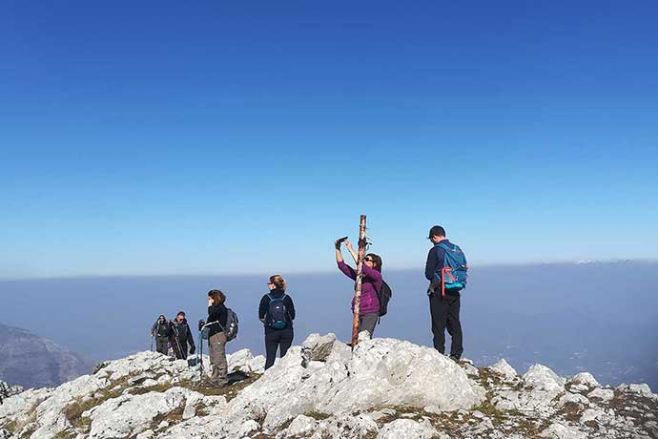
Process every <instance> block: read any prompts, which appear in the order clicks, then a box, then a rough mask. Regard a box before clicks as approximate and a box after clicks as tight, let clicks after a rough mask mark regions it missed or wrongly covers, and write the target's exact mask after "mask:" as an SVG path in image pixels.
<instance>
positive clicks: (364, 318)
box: [359, 312, 379, 338]
mask: <svg viewBox="0 0 658 439" xmlns="http://www.w3.org/2000/svg"><path fill="white" fill-rule="evenodd" d="M378 321H379V313H376V312H373V313H370V314H362V315H360V316H359V332H361V331H368V332H369V333H370V338H372V336H373V334H374V333H375V326H377V322H378Z"/></svg>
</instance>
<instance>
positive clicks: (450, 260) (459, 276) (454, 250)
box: [434, 242, 468, 296]
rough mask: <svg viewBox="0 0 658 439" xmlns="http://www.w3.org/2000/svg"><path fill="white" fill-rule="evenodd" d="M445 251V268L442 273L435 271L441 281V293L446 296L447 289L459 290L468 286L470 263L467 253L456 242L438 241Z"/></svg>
mask: <svg viewBox="0 0 658 439" xmlns="http://www.w3.org/2000/svg"><path fill="white" fill-rule="evenodd" d="M437 245H438V246H439V247H441V248H442V249H443V250H444V251H445V257H444V259H443V269H442V270H441V273H435V274H434V276H435V277H437V280H440V281H441V295H442V296H445V291H446V290H452V291H459V290H462V289H464V288H466V282H467V280H468V264H467V263H466V255H464V252H463V251H462V249H461V248H459V246H458V245H456V244H451V245H452V247H451V246H450V245H449V244H446V243H442V242H440V243H438V244H437Z"/></svg>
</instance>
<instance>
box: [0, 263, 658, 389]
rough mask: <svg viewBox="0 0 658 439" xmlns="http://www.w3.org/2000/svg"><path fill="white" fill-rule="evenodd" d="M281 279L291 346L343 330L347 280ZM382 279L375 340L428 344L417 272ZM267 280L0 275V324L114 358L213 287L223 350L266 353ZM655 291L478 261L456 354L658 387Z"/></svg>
mask: <svg viewBox="0 0 658 439" xmlns="http://www.w3.org/2000/svg"><path fill="white" fill-rule="evenodd" d="M617 271H618V272H619V274H621V275H626V274H628V273H632V274H633V276H634V278H635V279H637V285H636V286H634V287H632V289H628V288H623V289H621V288H618V287H616V286H615V285H614V284H612V282H611V279H614V276H612V275H613V274H616V272H617ZM283 275H284V277H286V279H287V280H288V283H289V293H290V294H291V296H292V297H293V298H294V300H295V305H296V308H297V309H298V318H297V320H296V321H295V333H296V335H295V344H298V343H300V342H301V341H302V340H303V338H305V336H306V335H308V334H309V333H311V332H319V333H326V332H334V333H336V334H337V335H338V337H339V338H341V339H343V340H347V339H348V338H349V332H350V330H351V313H350V310H349V302H350V298H351V294H352V286H353V284H352V282H351V281H350V280H349V279H347V278H346V277H344V276H343V275H342V274H340V273H338V271H337V270H336V271H335V272H328V273H319V274H311V275H308V274H306V275H304V274H286V273H283ZM384 275H385V279H386V280H387V282H388V283H389V284H390V285H391V287H392V288H393V294H394V295H393V300H392V302H391V305H390V312H389V315H387V316H385V317H384V318H383V319H382V322H381V326H379V327H378V328H377V330H376V336H379V337H395V338H400V339H406V340H410V341H412V342H415V343H418V344H421V345H425V346H431V345H432V342H431V333H430V321H429V310H428V306H427V298H426V295H425V292H424V291H425V287H426V281H425V280H424V278H423V275H422V272H420V271H419V270H413V271H410V270H386V269H385V270H384ZM266 281H267V277H266V276H263V275H236V276H161V277H158V276H144V277H107V278H78V279H40V280H16V281H0V294H1V295H2V297H3V310H4V311H5V312H4V313H3V317H2V319H0V320H1V321H2V323H4V324H7V325H11V326H18V327H23V328H26V329H29V330H31V331H33V332H35V333H37V334H39V335H43V336H46V337H49V338H52V339H54V340H55V341H57V342H58V343H61V344H63V345H65V346H67V347H69V348H71V349H72V350H73V351H75V352H77V353H80V354H83V355H86V356H87V357H89V358H93V359H95V360H103V359H108V358H118V357H122V356H125V355H128V354H130V353H132V352H135V351H139V350H145V349H149V347H150V338H149V336H148V331H149V329H150V325H151V324H152V323H153V321H154V320H155V318H156V317H157V315H159V314H160V313H164V314H165V315H167V316H168V317H172V316H173V315H174V314H175V313H176V312H177V311H179V310H180V309H184V310H185V311H187V313H188V318H189V321H190V324H191V326H192V328H193V330H194V329H195V328H194V326H195V324H196V321H197V320H198V319H201V318H205V317H206V315H205V313H206V292H207V291H208V290H209V289H211V288H221V289H223V290H225V291H226V292H227V295H228V305H229V306H230V307H232V308H233V309H234V310H235V311H236V312H237V313H238V315H239V317H240V322H241V325H240V336H239V337H238V339H237V340H236V341H235V342H232V343H230V344H229V346H228V349H229V351H231V352H232V351H235V350H238V349H241V348H249V349H251V350H252V351H253V352H254V353H262V352H263V334H262V331H263V329H262V325H261V324H260V322H259V321H258V320H257V316H256V311H257V306H258V301H259V299H260V297H261V295H262V294H264V293H265V292H266ZM657 289H658V263H656V262H637V261H628V262H626V263H624V264H620V263H585V264H582V263H581V264H577V263H571V264H566V263H565V264H536V265H522V266H521V265H518V266H509V265H502V266H489V267H475V268H473V269H472V270H471V282H470V285H469V287H468V289H467V290H466V291H465V292H464V293H463V299H462V320H463V326H464V334H465V342H464V344H465V354H464V355H465V356H466V357H468V358H471V359H473V360H474V361H475V362H476V364H478V365H487V364H490V363H493V362H495V361H496V360H498V359H499V358H506V359H507V360H508V361H509V362H510V363H511V364H512V365H513V366H514V367H516V368H517V370H518V371H519V372H521V373H523V372H524V371H525V370H526V369H527V367H528V366H529V365H530V364H532V363H535V362H539V363H542V364H546V365H547V366H549V367H553V368H554V369H555V370H556V371H557V372H558V373H560V374H562V375H572V374H575V373H577V372H578V371H581V370H588V371H591V372H592V373H594V375H595V376H596V377H597V379H599V380H600V381H601V382H604V383H612V384H616V383H620V382H622V381H624V382H636V381H645V382H647V383H649V384H650V385H652V387H654V388H656V387H658V341H657V340H656V339H655V337H654V336H653V334H655V333H657V332H658V311H657V310H658V297H657V296H656V295H655V291H656V290H657ZM49 328H52V330H50V329H49ZM194 332H196V331H194ZM648 335H650V336H648ZM195 342H198V341H197V340H195Z"/></svg>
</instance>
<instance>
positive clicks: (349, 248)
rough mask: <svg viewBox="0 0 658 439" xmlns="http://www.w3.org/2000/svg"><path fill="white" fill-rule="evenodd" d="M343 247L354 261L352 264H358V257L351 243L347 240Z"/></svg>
mask: <svg viewBox="0 0 658 439" xmlns="http://www.w3.org/2000/svg"><path fill="white" fill-rule="evenodd" d="M345 247H347V250H348V251H349V252H350V254H351V255H352V259H354V263H355V264H358V263H359V256H358V255H357V254H356V252H355V251H354V247H353V246H352V243H351V242H350V241H349V240H348V239H346V240H345Z"/></svg>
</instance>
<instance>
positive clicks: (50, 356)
mask: <svg viewBox="0 0 658 439" xmlns="http://www.w3.org/2000/svg"><path fill="white" fill-rule="evenodd" d="M92 367H93V364H92V363H91V362H90V361H89V360H86V359H84V358H82V357H81V356H80V355H78V354H76V353H74V352H72V351H70V350H69V349H67V348H65V347H62V346H60V345H58V344H57V343H55V342H54V341H52V340H50V339H47V338H44V337H40V336H38V335H35V334H32V333H31V332H29V331H27V330H25V329H21V328H16V327H12V326H5V325H3V324H0V379H2V380H3V381H6V382H7V383H9V384H11V385H19V386H23V387H26V388H29V387H53V386H57V385H59V384H62V383H63V382H66V381H69V380H71V379H73V378H76V377H78V376H80V375H83V374H85V373H89V372H91V369H92Z"/></svg>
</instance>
